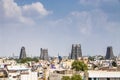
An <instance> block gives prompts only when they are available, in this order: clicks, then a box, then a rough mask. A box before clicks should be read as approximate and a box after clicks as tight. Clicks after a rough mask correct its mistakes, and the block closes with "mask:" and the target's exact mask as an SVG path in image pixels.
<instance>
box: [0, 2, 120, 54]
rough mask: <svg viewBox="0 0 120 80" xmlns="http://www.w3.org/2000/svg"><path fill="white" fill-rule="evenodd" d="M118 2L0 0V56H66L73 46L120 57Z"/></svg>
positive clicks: (88, 52)
mask: <svg viewBox="0 0 120 80" xmlns="http://www.w3.org/2000/svg"><path fill="white" fill-rule="evenodd" d="M119 35H120V1H119V0H64V1H63V0H59V1H58V0H0V56H11V55H12V54H13V53H14V55H17V56H19V53H20V48H21V47H22V46H25V48H26V52H27V54H28V55H29V56H30V55H32V56H39V55H40V48H48V50H49V55H50V56H57V55H58V53H59V54H60V55H62V56H64V55H65V56H66V55H68V54H69V53H70V52H71V45H72V44H81V47H82V53H83V55H84V56H86V55H99V54H101V55H103V56H104V55H105V54H106V48H107V46H112V47H113V51H114V54H115V55H116V56H117V55H118V54H119V53H120V36H119Z"/></svg>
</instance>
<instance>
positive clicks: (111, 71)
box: [0, 44, 120, 80]
mask: <svg viewBox="0 0 120 80" xmlns="http://www.w3.org/2000/svg"><path fill="white" fill-rule="evenodd" d="M27 58H28V57H27V55H26V49H25V47H24V46H23V47H21V50H20V56H19V60H21V61H22V60H23V61H24V59H25V60H27ZM28 59H30V58H28ZM33 59H34V61H27V62H25V63H19V62H17V61H15V60H16V59H11V58H0V80H62V78H63V76H69V77H71V76H72V75H73V74H76V71H75V70H74V69H72V63H73V62H74V61H75V60H76V61H81V62H84V64H86V65H87V68H88V71H87V72H86V71H85V72H84V71H78V72H77V74H78V75H81V76H82V78H83V80H120V56H118V57H116V56H114V53H113V48H112V46H108V47H107V49H106V55H105V56H101V55H95V56H83V54H82V49H81V44H72V46H71V53H70V55H69V56H60V55H59V54H58V56H57V57H56V56H55V57H50V56H49V54H48V49H46V48H41V49H40V56H39V57H37V58H33ZM36 59H37V60H38V61H36Z"/></svg>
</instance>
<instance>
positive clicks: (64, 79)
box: [61, 76, 70, 80]
mask: <svg viewBox="0 0 120 80" xmlns="http://www.w3.org/2000/svg"><path fill="white" fill-rule="evenodd" d="M61 80H70V77H69V76H63V77H62V79H61Z"/></svg>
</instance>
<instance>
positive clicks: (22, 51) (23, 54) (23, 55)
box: [19, 47, 26, 59]
mask: <svg viewBox="0 0 120 80" xmlns="http://www.w3.org/2000/svg"><path fill="white" fill-rule="evenodd" d="M23 58H26V51H25V47H22V48H21V51H20V56H19V59H23Z"/></svg>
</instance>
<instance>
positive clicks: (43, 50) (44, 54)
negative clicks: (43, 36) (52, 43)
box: [40, 48, 49, 60]
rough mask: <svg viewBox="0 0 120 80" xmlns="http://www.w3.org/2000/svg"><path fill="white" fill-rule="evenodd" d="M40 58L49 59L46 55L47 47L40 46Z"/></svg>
mask: <svg viewBox="0 0 120 80" xmlns="http://www.w3.org/2000/svg"><path fill="white" fill-rule="evenodd" d="M40 59H41V60H49V57H48V49H42V48H41V54H40Z"/></svg>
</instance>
